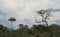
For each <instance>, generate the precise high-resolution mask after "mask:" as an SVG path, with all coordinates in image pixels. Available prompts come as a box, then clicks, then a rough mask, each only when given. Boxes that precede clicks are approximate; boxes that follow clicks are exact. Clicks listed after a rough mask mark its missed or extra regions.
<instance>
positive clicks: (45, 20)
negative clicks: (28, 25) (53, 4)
mask: <svg viewBox="0 0 60 37" xmlns="http://www.w3.org/2000/svg"><path fill="white" fill-rule="evenodd" d="M37 13H38V14H39V15H40V16H41V17H42V21H40V22H38V21H37V20H36V19H37V18H36V16H35V21H36V22H37V23H41V22H45V23H46V26H48V22H47V19H49V17H50V16H51V13H46V11H44V10H40V11H37Z"/></svg>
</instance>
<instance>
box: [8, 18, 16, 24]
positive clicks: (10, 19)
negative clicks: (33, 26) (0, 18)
mask: <svg viewBox="0 0 60 37" xmlns="http://www.w3.org/2000/svg"><path fill="white" fill-rule="evenodd" d="M8 21H10V22H11V24H12V25H13V22H15V21H16V19H15V18H14V17H10V18H9V19H8Z"/></svg>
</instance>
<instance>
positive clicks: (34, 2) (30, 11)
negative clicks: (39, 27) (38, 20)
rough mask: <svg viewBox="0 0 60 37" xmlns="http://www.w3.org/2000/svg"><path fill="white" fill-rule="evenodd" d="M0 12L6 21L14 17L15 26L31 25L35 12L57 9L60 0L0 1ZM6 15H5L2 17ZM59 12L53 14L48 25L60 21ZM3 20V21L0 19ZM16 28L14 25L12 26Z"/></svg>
mask: <svg viewBox="0 0 60 37" xmlns="http://www.w3.org/2000/svg"><path fill="white" fill-rule="evenodd" d="M0 1H1V2H0V5H1V6H0V10H1V11H2V13H3V17H5V18H6V20H7V19H8V18H9V17H11V16H12V17H16V19H17V21H16V24H19V23H24V24H30V23H31V24H32V23H35V20H34V19H35V15H36V11H38V10H41V9H44V10H45V9H50V8H53V9H58V8H60V4H59V3H60V2H59V1H60V0H58V1H57V0H0ZM4 14H6V15H4ZM59 14H60V13H59V12H56V13H53V15H54V16H52V17H51V20H50V23H53V22H56V21H55V20H54V19H56V20H60V19H58V18H60V16H59ZM2 20H3V19H2ZM14 26H16V25H14ZM29 26H30V25H29Z"/></svg>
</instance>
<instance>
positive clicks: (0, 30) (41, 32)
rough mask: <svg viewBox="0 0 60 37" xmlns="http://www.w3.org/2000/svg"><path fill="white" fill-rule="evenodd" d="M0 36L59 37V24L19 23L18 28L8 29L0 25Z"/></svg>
mask: <svg viewBox="0 0 60 37" xmlns="http://www.w3.org/2000/svg"><path fill="white" fill-rule="evenodd" d="M0 37H60V26H59V25H56V24H52V25H50V26H48V27H46V26H44V25H33V26H32V27H31V28H29V27H28V25H23V24H20V25H19V29H17V30H10V29H9V28H7V27H4V26H3V25H0Z"/></svg>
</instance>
